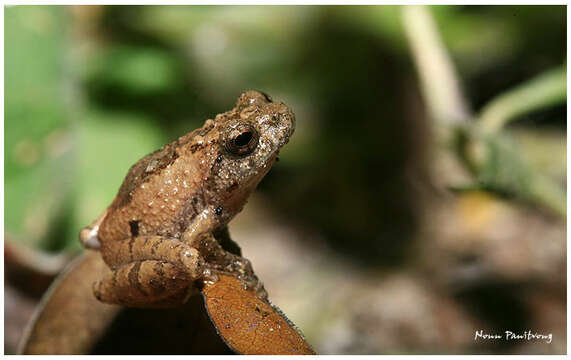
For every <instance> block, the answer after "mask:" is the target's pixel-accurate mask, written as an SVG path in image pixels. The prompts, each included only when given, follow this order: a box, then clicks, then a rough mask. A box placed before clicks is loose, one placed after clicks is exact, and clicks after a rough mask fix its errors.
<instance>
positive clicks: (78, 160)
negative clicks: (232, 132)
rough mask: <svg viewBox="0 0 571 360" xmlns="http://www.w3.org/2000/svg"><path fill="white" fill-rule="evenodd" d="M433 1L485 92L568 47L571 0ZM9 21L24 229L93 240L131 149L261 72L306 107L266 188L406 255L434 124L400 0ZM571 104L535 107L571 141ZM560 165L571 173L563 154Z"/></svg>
mask: <svg viewBox="0 0 571 360" xmlns="http://www.w3.org/2000/svg"><path fill="white" fill-rule="evenodd" d="M432 10H433V13H434V14H435V17H436V20H437V23H438V25H439V27H440V31H441V33H442V36H443V38H444V41H445V44H446V46H447V47H448V48H449V50H450V53H451V56H452V58H453V59H454V61H455V62H456V65H457V66H458V68H459V72H460V75H461V78H462V80H463V84H464V88H465V89H466V90H467V93H468V97H469V101H470V102H471V104H472V105H473V107H474V110H479V109H480V108H481V107H482V106H483V105H484V104H486V103H487V102H488V101H489V100H491V99H492V98H493V97H495V96H497V95H499V94H501V93H502V92H504V91H506V90H509V89H510V88H511V87H513V86H514V85H517V84H519V83H522V82H524V81H525V80H527V79H529V78H531V77H533V76H535V75H537V74H540V73H542V72H543V71H545V70H547V69H550V68H553V67H556V66H560V65H561V64H562V63H564V62H565V33H566V32H565V31H566V16H565V7H563V6H542V7H537V6H483V7H479V6H478V7H473V6H437V7H433V8H432ZM5 21H6V22H5V74H6V78H5V90H6V98H5V105H6V110H5V194H6V198H5V209H6V211H5V214H6V216H5V225H6V234H7V235H8V236H9V237H10V238H13V239H17V240H18V241H22V242H26V243H27V244H29V245H32V246H37V247H40V248H43V249H47V250H61V249H64V248H66V249H79V244H78V241H77V234H78V232H79V230H80V229H81V227H83V226H85V225H87V224H88V223H90V222H91V221H93V220H94V219H95V218H96V217H97V215H99V213H101V211H103V209H104V208H105V207H106V206H107V205H108V204H109V203H110V202H111V200H112V198H113V196H114V195H115V192H116V191H117V188H118V187H119V185H120V182H121V181H122V179H123V177H124V176H125V173H126V172H127V170H128V168H129V166H130V165H132V164H133V163H134V162H135V161H136V160H137V159H139V158H140V157H142V156H144V155H145V154H147V153H149V152H151V151H153V150H155V149H157V148H158V147H159V146H161V145H163V144H165V143H166V142H168V141H172V140H173V139H175V138H176V137H178V136H181V135H182V134H184V133H186V132H188V131H190V130H192V129H194V128H196V127H197V126H200V125H201V124H202V122H203V121H204V120H205V119H207V118H212V117H213V116H215V115H216V114H217V113H220V112H222V111H226V110H227V109H229V108H231V107H232V106H233V103H234V101H235V99H236V97H237V95H238V94H239V93H240V92H242V91H244V90H247V89H259V90H262V91H264V92H266V93H268V94H271V96H272V97H273V98H274V99H278V100H280V101H283V102H285V103H286V104H288V105H289V106H291V107H292V108H293V109H294V111H295V113H296V115H297V124H298V127H297V130H296V134H295V136H294V137H293V138H292V141H291V143H290V144H289V145H288V146H287V147H286V148H285V149H284V151H283V153H282V154H281V155H280V160H281V161H280V162H279V163H278V164H277V166H275V168H274V169H273V170H272V171H271V172H270V174H269V175H268V177H267V178H266V179H265V180H264V181H263V182H262V184H261V186H260V191H262V192H264V193H271V196H268V197H267V200H268V202H269V203H270V204H271V205H272V206H273V207H274V208H276V209H277V210H278V211H280V212H281V213H282V214H283V216H284V217H287V218H288V219H290V220H291V221H292V222H296V223H299V224H301V225H302V226H305V227H309V228H310V229H312V230H315V231H316V232H318V233H320V234H323V236H324V238H325V239H326V241H327V242H328V243H329V244H330V245H331V247H332V248H334V249H336V250H338V251H339V252H340V253H343V254H345V255H347V256H350V257H352V258H354V259H356V260H357V261H359V262H360V263H367V264H399V263H401V262H403V261H405V259H406V254H407V252H408V250H409V249H410V247H411V246H413V240H412V239H413V238H414V234H415V229H416V225H417V223H418V216H419V215H418V206H417V205H418V204H417V203H418V198H419V196H420V195H419V189H418V187H419V186H418V184H419V183H422V182H423V181H425V179H424V177H423V176H424V175H423V174H424V170H423V169H424V167H425V163H426V161H427V157H426V156H427V155H426V146H427V144H429V143H430V140H429V137H430V131H429V125H427V123H426V121H425V119H426V117H425V115H424V106H423V104H422V100H421V95H420V93H419V91H420V90H419V88H418V84H417V77H416V74H415V70H414V67H413V65H412V60H411V57H410V55H409V53H408V51H409V50H408V45H407V43H406V38H405V36H404V31H403V29H402V23H401V19H400V8H399V7H396V6H351V7H348V6H287V7H284V6H112V7H83V6H82V7H74V8H71V7H64V6H49V7H46V6H17V7H9V8H6V10H5ZM546 39H549V40H548V41H546ZM565 116H566V113H565V107H564V106H563V105H561V104H560V105H557V106H553V107H551V108H549V109H546V110H542V111H538V112H535V113H533V114H531V115H530V114H525V115H524V116H523V117H525V119H523V121H521V122H520V123H521V124H522V125H521V126H522V129H523V133H525V134H530V132H531V133H532V134H533V133H534V131H535V130H536V129H538V128H541V129H548V130H549V131H551V132H552V133H554V134H555V136H557V139H562V140H561V141H560V144H559V145H560V146H559V147H558V148H557V149H558V150H557V151H560V152H562V153H563V152H564V150H565V141H564V139H565V123H566V118H565ZM526 119H527V120H526ZM529 119H532V120H529ZM515 123H518V121H515ZM552 147H553V145H552V142H551V148H550V151H553V148H552ZM539 148H540V149H544V148H545V147H543V146H539ZM517 156H518V154H516V157H517ZM542 159H544V160H543V161H545V157H543V158H542ZM547 167H550V168H553V169H555V170H554V171H553V173H552V174H551V175H550V176H552V177H555V178H557V180H558V181H559V180H561V179H563V180H562V181H563V182H564V181H565V180H564V177H565V172H564V163H561V159H560V158H557V157H555V158H554V159H552V162H551V163H550V165H547Z"/></svg>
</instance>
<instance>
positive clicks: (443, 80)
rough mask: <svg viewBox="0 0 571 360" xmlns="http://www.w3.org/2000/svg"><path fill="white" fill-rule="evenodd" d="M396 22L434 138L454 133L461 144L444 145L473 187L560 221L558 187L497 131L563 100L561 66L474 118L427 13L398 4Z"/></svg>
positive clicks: (563, 207)
mask: <svg viewBox="0 0 571 360" xmlns="http://www.w3.org/2000/svg"><path fill="white" fill-rule="evenodd" d="M402 20H403V26H404V28H405V31H406V34H407V37H408V40H409V43H410V48H411V55H412V57H413V60H414V64H415V66H416V68H417V72H418V76H419V78H420V83H421V90H422V95H423V97H424V101H425V102H426V106H427V108H428V111H429V113H430V117H431V119H432V120H433V121H434V122H435V125H436V126H434V128H435V130H436V132H435V134H436V137H437V138H438V137H439V136H440V139H439V140H442V136H447V135H448V134H451V133H452V134H456V138H455V140H456V141H455V142H458V141H459V140H461V141H459V142H458V143H459V144H460V146H456V147H454V146H450V147H451V148H452V149H453V150H452V151H455V152H456V155H457V156H458V159H460V161H461V162H462V163H463V165H465V166H466V168H468V169H469V170H470V171H471V172H472V175H473V177H474V181H475V182H476V183H479V184H481V185H482V186H484V187H486V188H489V189H498V190H500V191H505V192H508V193H511V194H514V195H515V196H516V197H518V198H519V199H521V200H526V201H532V202H535V203H537V204H540V205H543V206H545V207H547V208H549V209H551V210H552V211H553V212H554V213H556V214H558V215H560V216H563V217H564V216H565V214H566V194H565V192H564V191H563V189H562V188H561V187H560V186H559V185H558V184H556V183H555V182H554V181H553V180H551V179H549V178H548V177H546V176H545V175H543V174H542V173H540V172H539V171H538V170H537V169H534V168H532V167H531V166H530V165H529V164H528V163H527V162H526V161H525V159H521V156H519V153H518V151H517V148H515V147H514V146H515V145H512V144H508V143H507V142H506V138H505V137H504V136H503V135H504V134H502V133H499V131H500V130H501V129H502V127H503V126H504V125H505V124H507V123H508V122H509V121H510V120H513V119H515V118H516V117H517V116H520V115H523V114H525V113H527V112H530V111H533V110H536V109H540V108H545V107H548V106H551V105H554V104H558V103H563V102H565V100H566V95H567V93H566V76H565V67H564V66H562V67H559V68H557V69H554V70H551V71H548V72H546V73H544V74H542V75H540V76H538V77H536V78H534V79H532V80H530V81H528V82H526V83H524V84H523V85H521V86H518V87H516V88H515V89H513V90H511V91H508V92H505V93H504V94H502V95H500V96H498V97H497V98H496V99H494V100H492V101H491V102H490V103H489V104H488V105H486V106H485V107H484V108H483V110H482V112H481V113H480V115H479V116H478V117H477V118H476V119H474V116H473V115H472V114H471V112H470V110H469V109H468V106H467V105H466V104H467V101H466V98H465V95H464V94H463V92H462V90H461V88H460V85H459V83H460V82H459V80H458V75H457V74H456V70H455V68H454V64H453V63H452V61H451V59H450V56H449V55H448V52H447V50H446V48H445V46H444V44H443V42H442V39H441V37H440V35H439V32H438V28H437V25H436V23H435V21H434V19H433V18H432V16H431V14H430V10H429V9H428V8H427V7H425V6H403V8H402ZM474 120H478V121H474ZM454 130H458V131H454ZM453 143H454V142H452V143H448V145H450V144H453ZM522 184H525V185H522Z"/></svg>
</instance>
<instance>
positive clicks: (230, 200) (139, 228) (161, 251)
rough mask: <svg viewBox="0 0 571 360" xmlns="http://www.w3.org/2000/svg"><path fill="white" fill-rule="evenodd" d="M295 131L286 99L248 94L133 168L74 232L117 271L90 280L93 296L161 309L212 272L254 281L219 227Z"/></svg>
mask: <svg viewBox="0 0 571 360" xmlns="http://www.w3.org/2000/svg"><path fill="white" fill-rule="evenodd" d="M294 127H295V120H294V115H293V113H292V112H291V110H289V109H288V108H287V107H286V106H285V105H284V104H283V103H274V102H272V101H271V99H270V98H269V97H268V96H266V95H264V94H262V93H259V92H257V91H248V92H245V93H243V94H241V95H240V97H239V98H238V101H237V103H236V106H235V107H234V108H233V109H232V110H230V111H228V112H225V113H222V114H219V115H217V116H216V118H215V119H213V120H207V121H206V122H205V123H204V125H203V126H202V127H201V128H199V129H196V130H194V131H192V132H190V133H188V134H186V135H184V136H182V137H180V138H179V139H178V140H176V141H174V142H172V143H170V144H168V145H166V146H164V147H163V148H161V149H159V150H157V151H155V152H154V153H152V154H150V155H148V156H146V157H144V158H143V159H141V160H139V161H138V162H137V163H136V164H135V165H133V166H132V167H131V169H130V170H129V172H128V174H127V176H126V178H125V180H124V181H123V184H122V185H121V187H120V189H119V193H118V194H117V196H116V197H115V200H114V201H113V203H112V204H111V205H110V206H109V208H108V209H107V210H106V211H105V212H104V214H103V215H101V216H100V217H99V218H98V219H97V220H96V221H95V222H94V223H93V224H92V225H91V226H88V227H86V228H85V229H84V230H82V232H81V234H80V239H81V241H82V243H83V244H84V245H85V246H86V247H90V248H99V249H100V251H101V254H102V257H103V259H104V261H105V263H106V264H107V265H108V266H109V267H110V268H111V270H113V271H112V273H111V274H109V275H108V276H106V277H105V278H104V279H101V280H100V281H98V282H97V283H95V284H94V287H93V290H94V294H95V296H96V297H97V298H98V299H99V300H101V301H103V302H107V303H115V304H120V305H126V306H137V307H164V306H175V305H178V304H181V303H184V302H185V301H186V300H187V299H188V297H189V296H190V295H192V294H193V293H194V292H195V291H196V287H195V286H194V284H195V281H196V280H200V279H203V278H208V277H209V276H213V274H214V276H215V274H216V273H217V272H219V273H230V274H232V275H233V276H236V277H239V278H241V279H244V281H246V282H249V285H252V283H255V282H257V278H255V275H254V274H253V271H252V270H251V266H250V265H249V262H248V261H247V260H246V259H242V258H240V257H239V256H238V255H239V254H232V253H230V252H229V251H227V250H231V251H232V248H233V249H234V250H233V252H236V249H239V248H237V246H236V245H235V244H232V242H231V240H230V239H229V238H228V233H227V231H226V230H225V226H226V224H227V223H228V222H229V221H230V220H231V219H232V218H233V217H234V216H235V215H236V214H237V213H238V212H240V210H242V208H243V206H244V204H245V203H246V200H247V198H248V196H249V194H250V193H251V192H252V191H253V190H254V188H255V187H256V186H257V184H258V183H259V182H260V180H261V179H262V178H263V177H264V175H265V174H266V173H267V172H268V171H269V169H270V168H271V166H272V164H273V163H274V162H275V160H276V157H277V155H278V152H279V150H280V148H281V147H282V146H283V145H285V144H286V143H287V142H288V140H289V137H290V136H291V135H292V133H293V131H294ZM217 238H218V240H220V241H218V240H217ZM222 241H223V243H224V244H223V245H224V247H223V246H221V245H220V243H221V242H222ZM211 279H212V278H211ZM253 286H254V287H256V286H258V287H259V288H260V289H258V290H260V291H261V292H263V291H262V289H261V285H259V284H258V285H256V284H253Z"/></svg>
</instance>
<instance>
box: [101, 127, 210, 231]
mask: <svg viewBox="0 0 571 360" xmlns="http://www.w3.org/2000/svg"><path fill="white" fill-rule="evenodd" d="M200 130H201V129H197V130H195V131H193V132H191V133H189V134H187V135H185V136H183V137H181V138H179V139H178V140H176V141H174V142H172V143H170V144H168V145H165V146H164V147H162V148H161V149H159V150H157V151H155V152H153V153H152V154H149V155H147V156H145V157H144V158H142V159H141V160H139V161H138V162H137V163H136V164H135V165H133V166H132V167H131V168H130V170H129V172H128V174H127V176H126V177H125V180H124V181H123V183H122V185H121V187H120V188H119V191H118V193H117V196H116V197H115V199H114V201H113V203H112V204H111V205H110V206H109V209H108V211H107V216H106V218H105V219H104V220H103V222H102V225H101V228H100V230H99V235H98V237H99V240H100V241H103V242H105V241H109V240H112V239H122V238H127V237H131V236H137V235H161V236H169V237H176V238H179V237H180V236H181V233H182V232H183V231H184V227H185V226H186V224H185V223H184V222H182V223H181V221H180V218H181V217H185V218H188V219H191V218H193V217H194V216H196V214H197V213H198V211H199V210H200V208H201V206H202V202H203V198H202V196H201V193H202V191H203V190H202V188H201V186H200V184H201V171H200V166H199V160H198V158H197V157H195V156H194V154H193V153H192V152H190V151H186V149H187V147H186V146H185V145H187V144H188V143H190V142H191V141H192V140H193V139H194V138H195V135H196V134H197V133H199V131H200Z"/></svg>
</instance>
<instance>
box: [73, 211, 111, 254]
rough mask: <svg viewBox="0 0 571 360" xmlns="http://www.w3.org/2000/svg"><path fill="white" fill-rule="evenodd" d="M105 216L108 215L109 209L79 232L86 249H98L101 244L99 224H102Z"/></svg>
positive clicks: (80, 239)
mask: <svg viewBox="0 0 571 360" xmlns="http://www.w3.org/2000/svg"><path fill="white" fill-rule="evenodd" d="M105 216H107V211H105V212H104V213H103V214H102V215H101V216H100V217H98V218H97V220H95V221H94V222H93V223H92V224H91V225H89V226H86V227H85V228H83V229H82V230H81V232H80V233H79V241H80V242H81V245H83V247H85V248H86V249H93V250H98V249H99V247H100V246H101V243H100V242H99V239H98V238H97V234H98V232H99V225H101V223H102V222H103V220H104V219H105Z"/></svg>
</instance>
